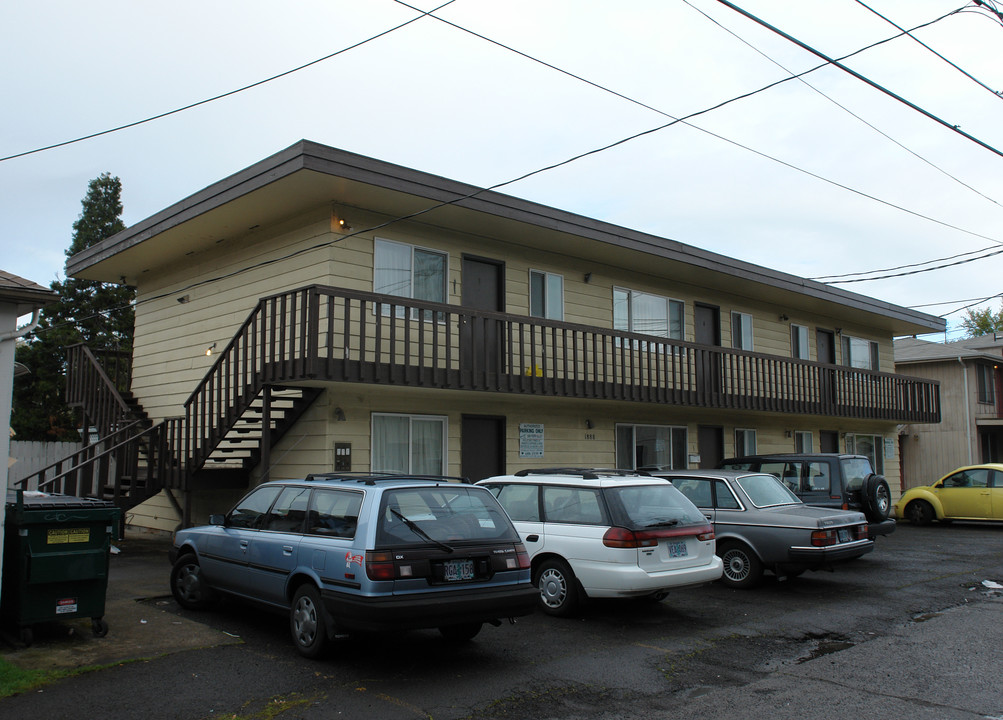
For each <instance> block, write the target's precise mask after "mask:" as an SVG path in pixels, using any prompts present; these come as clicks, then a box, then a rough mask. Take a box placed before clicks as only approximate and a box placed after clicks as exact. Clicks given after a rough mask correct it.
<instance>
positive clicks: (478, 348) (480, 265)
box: [460, 257, 505, 386]
mask: <svg viewBox="0 0 1003 720" xmlns="http://www.w3.org/2000/svg"><path fill="white" fill-rule="evenodd" d="M462 272H463V278H462V282H463V291H462V293H461V296H460V303H461V304H462V305H463V307H464V308H468V309H471V310H491V311H498V312H501V311H503V310H504V309H505V294H504V290H505V264H504V263H503V262H499V261H497V260H488V259H485V258H476V257H464V258H463V267H462ZM460 344H461V350H460V365H461V371H462V372H463V373H464V374H465V375H467V376H468V377H469V378H470V379H471V380H472V382H473V383H474V385H475V386H481V385H482V384H488V385H493V384H495V383H496V382H497V378H498V373H499V371H500V369H501V324H500V323H499V321H497V320H493V319H486V318H476V319H471V318H465V319H464V321H463V324H462V326H461V327H460ZM481 380H483V381H484V383H482V382H481Z"/></svg>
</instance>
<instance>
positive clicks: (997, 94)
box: [856, 0, 1001, 97]
mask: <svg viewBox="0 0 1003 720" xmlns="http://www.w3.org/2000/svg"><path fill="white" fill-rule="evenodd" d="M856 3H857V4H858V5H860V6H861V7H863V8H865V9H867V10H870V11H871V12H872V13H874V14H875V15H877V16H878V17H879V18H881V19H882V20H884V21H885V22H886V23H888V24H889V25H891V26H893V27H896V28H898V29H899V30H901V31H902V32H904V33H905V34H906V35H908V36H909V37H910V38H912V39H913V40H915V41H916V42H917V43H919V44H920V45H922V46H923V47H925V48H926V49H927V50H929V51H930V52H932V53H933V54H934V55H936V56H937V57H939V58H940V59H941V60H943V61H944V62H946V63H947V64H948V65H950V66H951V67H953V68H954V69H955V70H957V71H958V72H960V73H961V74H962V75H964V76H965V77H967V78H968V79H969V80H971V81H972V82H974V83H976V84H977V85H979V86H980V87H982V88H985V89H986V90H988V91H989V92H991V93H992V94H993V95H995V96H996V97H1001V93H1000V91H998V90H993V89H992V88H991V87H989V86H988V85H986V84H985V83H984V82H982V81H981V80H979V79H978V78H977V77H975V76H974V75H972V74H971V73H969V72H968V71H967V70H964V69H962V68H960V67H958V66H957V65H955V64H954V63H953V62H951V61H950V60H948V59H947V58H946V57H944V56H943V55H941V54H940V53H939V52H937V51H936V50H934V49H933V48H932V47H930V46H929V45H927V44H926V43H925V42H923V41H922V40H920V39H919V38H918V37H916V36H915V35H913V34H912V31H911V30H906V29H904V28H902V27H901V26H900V25H899V24H898V23H896V22H894V21H892V20H890V19H888V18H887V17H886V16H884V15H882V14H881V13H879V12H878V11H877V10H875V9H874V8H872V7H871V6H870V5H868V4H867V3H865V2H864V0H856ZM959 12H960V11H959Z"/></svg>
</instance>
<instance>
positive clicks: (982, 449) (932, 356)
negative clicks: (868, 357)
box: [894, 335, 1003, 490]
mask: <svg viewBox="0 0 1003 720" xmlns="http://www.w3.org/2000/svg"><path fill="white" fill-rule="evenodd" d="M894 348H895V368H896V369H897V370H898V371H899V372H902V373H905V374H907V375H916V376H919V377H924V378H928V379H930V380H934V381H936V382H938V383H940V387H941V395H942V397H943V407H942V411H941V414H942V416H943V419H942V421H941V422H940V423H936V424H930V423H908V424H905V425H903V426H902V428H900V438H899V452H900V456H901V459H902V460H901V462H902V472H901V480H902V490H907V489H908V488H911V487H916V486H918V485H929V484H930V483H933V482H934V481H936V480H937V479H939V478H941V477H943V476H944V475H946V474H947V473H949V472H950V471H951V470H954V469H955V468H957V467H961V466H962V465H975V464H977V463H985V462H1003V398H1001V392H1003V373H1001V366H1003V338H1000V337H998V336H997V335H983V336H981V337H975V338H966V339H964V340H957V341H954V342H949V343H936V342H928V341H926V340H919V339H917V338H911V337H910V338H899V339H897V340H895V343H894Z"/></svg>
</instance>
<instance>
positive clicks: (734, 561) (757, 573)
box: [717, 542, 763, 589]
mask: <svg viewBox="0 0 1003 720" xmlns="http://www.w3.org/2000/svg"><path fill="white" fill-rule="evenodd" d="M717 554H718V555H720V556H721V561H722V562H723V563H724V573H723V574H722V575H721V582H723V583H724V584H725V585H727V586H728V587H733V588H742V589H745V588H751V587H755V586H756V585H758V584H759V581H760V580H761V579H762V577H763V563H762V562H760V560H759V558H758V557H756V553H754V552H753V551H752V548H750V547H749V546H748V545H745V544H744V543H740V542H724V543H721V544H720V545H718V548H717Z"/></svg>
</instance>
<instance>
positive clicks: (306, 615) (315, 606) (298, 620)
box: [289, 583, 327, 658]
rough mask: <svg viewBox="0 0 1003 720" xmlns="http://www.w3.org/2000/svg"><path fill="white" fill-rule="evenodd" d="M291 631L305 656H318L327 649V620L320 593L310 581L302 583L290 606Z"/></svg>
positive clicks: (294, 640)
mask: <svg viewBox="0 0 1003 720" xmlns="http://www.w3.org/2000/svg"><path fill="white" fill-rule="evenodd" d="M289 632H290V633H292V636H293V644H295V645H296V650H297V651H298V652H299V654H300V655H302V656H303V657H308V658H318V657H320V656H321V655H322V654H323V653H324V650H326V649H327V620H326V619H325V618H324V608H323V607H322V606H321V604H320V593H318V592H317V588H315V587H314V586H313V585H311V584H310V583H304V584H303V585H300V586H299V588H297V590H296V594H295V595H294V596H293V604H292V607H291V608H289Z"/></svg>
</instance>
